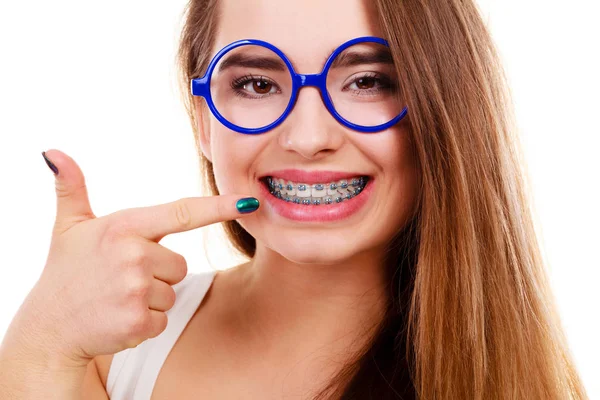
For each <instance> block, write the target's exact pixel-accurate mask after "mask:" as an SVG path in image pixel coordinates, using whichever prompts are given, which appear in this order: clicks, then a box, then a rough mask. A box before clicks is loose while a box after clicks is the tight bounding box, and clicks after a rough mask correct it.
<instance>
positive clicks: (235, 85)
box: [231, 75, 281, 99]
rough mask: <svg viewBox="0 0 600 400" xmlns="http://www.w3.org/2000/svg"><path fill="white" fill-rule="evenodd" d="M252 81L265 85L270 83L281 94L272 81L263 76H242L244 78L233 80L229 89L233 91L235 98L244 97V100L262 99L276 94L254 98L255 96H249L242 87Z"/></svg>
mask: <svg viewBox="0 0 600 400" xmlns="http://www.w3.org/2000/svg"><path fill="white" fill-rule="evenodd" d="M254 81H265V82H267V83H270V84H271V85H273V86H274V87H275V88H276V89H277V92H278V93H279V92H281V88H280V87H279V86H278V85H277V84H276V83H275V82H273V81H272V80H270V79H268V78H266V77H264V76H253V75H244V76H241V77H239V78H236V79H234V80H233V81H231V88H232V89H233V90H234V93H235V95H236V96H240V97H244V98H248V99H263V98H265V97H268V96H271V95H273V94H276V93H271V94H264V95H260V96H258V97H255V96H252V95H250V94H249V93H248V92H247V91H245V90H243V89H242V88H243V87H244V85H247V84H248V83H251V82H254Z"/></svg>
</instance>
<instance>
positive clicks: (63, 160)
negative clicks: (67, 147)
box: [42, 149, 96, 234]
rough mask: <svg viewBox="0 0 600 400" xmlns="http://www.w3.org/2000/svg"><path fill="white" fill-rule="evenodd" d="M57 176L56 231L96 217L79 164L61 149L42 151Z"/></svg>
mask: <svg viewBox="0 0 600 400" xmlns="http://www.w3.org/2000/svg"><path fill="white" fill-rule="evenodd" d="M42 156H43V157H44V159H45V160H46V163H47V164H48V167H50V169H52V171H53V172H54V176H55V188H56V221H55V224H54V231H55V232H56V233H59V234H60V233H63V232H65V231H66V230H68V229H69V228H71V227H72V226H74V225H76V224H77V223H79V222H82V221H85V220H88V219H93V218H96V216H95V215H94V212H93V211H92V207H91V206H90V201H89V198H88V192H87V187H86V184H85V178H84V176H83V172H81V169H80V168H79V165H77V163H76V162H75V161H74V160H73V159H72V158H71V157H69V156H68V155H66V154H65V153H63V152H62V151H60V150H54V149H52V150H48V151H46V152H42Z"/></svg>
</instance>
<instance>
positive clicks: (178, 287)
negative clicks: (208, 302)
mask: <svg viewBox="0 0 600 400" xmlns="http://www.w3.org/2000/svg"><path fill="white" fill-rule="evenodd" d="M215 273H216V271H203V272H199V273H189V274H188V275H187V276H186V277H185V278H184V279H183V280H182V281H181V282H179V283H176V284H175V285H173V289H174V290H175V293H176V294H177V299H176V300H175V304H174V305H173V307H172V308H171V309H170V310H168V311H166V314H167V316H168V318H169V322H168V323H167V327H166V328H165V330H164V331H162V332H161V333H160V335H158V336H156V337H154V338H151V339H148V340H146V341H144V342H142V343H140V344H139V345H138V346H137V347H134V348H130V349H125V350H123V351H121V352H118V353H116V354H115V355H114V357H113V360H112V363H111V365H110V369H109V371H108V377H107V380H106V391H107V393H108V396H109V398H110V399H111V400H150V396H151V395H152V390H153V389H154V383H155V382H156V378H157V377H158V373H159V372H160V369H161V368H162V365H163V363H164V362H165V360H166V359H167V356H168V355H169V353H170V352H171V349H172V348H173V345H174V344H175V342H176V341H177V339H178V338H179V335H181V333H182V332H183V330H184V328H185V327H186V325H187V324H188V322H189V320H190V319H191V318H192V316H193V315H194V313H195V312H196V310H197V308H198V306H199V305H200V302H201V301H202V299H203V298H204V295H205V294H206V292H207V291H208V288H209V287H210V285H211V284H212V282H213V278H214V276H215Z"/></svg>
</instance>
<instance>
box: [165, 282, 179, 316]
mask: <svg viewBox="0 0 600 400" xmlns="http://www.w3.org/2000/svg"><path fill="white" fill-rule="evenodd" d="M166 292H167V293H166V295H167V307H168V308H167V309H169V310H170V309H171V308H173V306H174V305H175V302H176V301H177V294H176V293H175V290H174V289H173V288H172V287H170V286H169V290H167V291H166Z"/></svg>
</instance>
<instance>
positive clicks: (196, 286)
mask: <svg viewBox="0 0 600 400" xmlns="http://www.w3.org/2000/svg"><path fill="white" fill-rule="evenodd" d="M216 272H217V271H202V272H195V273H189V274H187V275H186V277H185V278H184V279H183V280H182V281H181V282H178V283H176V284H174V285H172V287H173V290H174V291H175V294H176V295H177V300H176V301H175V305H174V306H173V308H171V309H170V310H168V311H167V314H169V313H171V312H172V310H173V309H175V308H176V307H178V306H179V305H180V303H182V302H184V301H187V299H189V298H190V297H191V296H194V295H195V296H196V297H197V298H198V299H199V300H201V298H202V297H203V296H204V295H205V294H206V292H207V291H208V289H209V287H210V285H211V284H212V282H213V279H214V277H215V274H216ZM113 358H114V354H103V355H99V356H96V357H94V359H93V360H92V362H94V363H95V366H96V369H97V370H98V375H99V376H100V380H101V381H102V385H103V386H104V388H106V385H107V380H108V373H109V371H110V366H111V364H112V361H113Z"/></svg>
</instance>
